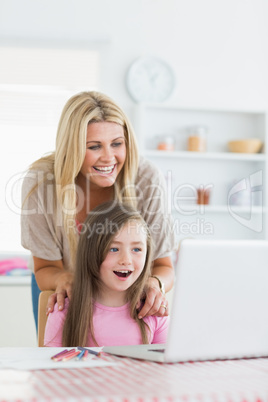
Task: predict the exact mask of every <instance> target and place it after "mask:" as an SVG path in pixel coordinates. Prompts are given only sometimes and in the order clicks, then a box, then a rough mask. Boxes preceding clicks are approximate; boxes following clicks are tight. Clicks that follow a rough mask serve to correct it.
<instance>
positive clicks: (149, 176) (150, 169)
mask: <svg viewBox="0 0 268 402" xmlns="http://www.w3.org/2000/svg"><path fill="white" fill-rule="evenodd" d="M162 178H163V175H162V172H161V171H160V170H159V169H158V168H157V166H155V165H154V164H153V163H152V162H151V161H148V160H147V159H145V158H144V157H143V156H141V157H140V159H139V166H138V172H137V176H136V184H140V183H143V184H144V185H148V184H150V183H154V184H155V183H158V182H161V181H162Z"/></svg>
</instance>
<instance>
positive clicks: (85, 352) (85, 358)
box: [83, 350, 88, 360]
mask: <svg viewBox="0 0 268 402" xmlns="http://www.w3.org/2000/svg"><path fill="white" fill-rule="evenodd" d="M87 355H88V350H85V351H84V356H83V360H87Z"/></svg>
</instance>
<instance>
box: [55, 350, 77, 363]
mask: <svg viewBox="0 0 268 402" xmlns="http://www.w3.org/2000/svg"><path fill="white" fill-rule="evenodd" d="M74 352H75V349H70V350H68V351H67V352H65V353H62V354H61V355H60V356H58V357H56V358H54V359H53V360H54V361H55V362H59V361H61V360H63V359H64V357H66V356H69V355H70V354H72V353H74Z"/></svg>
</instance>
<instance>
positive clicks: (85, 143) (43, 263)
mask: <svg viewBox="0 0 268 402" xmlns="http://www.w3.org/2000/svg"><path fill="white" fill-rule="evenodd" d="M164 187H165V184H164V179H163V177H162V176H161V175H160V173H159V172H158V171H157V170H156V169H155V168H154V167H153V166H152V165H151V164H150V163H149V162H148V161H146V160H144V159H142V158H140V159H139V158H138V152H137V145H136V141H135V137H134V133H133V129H132V127H131V125H130V122H129V121H128V118H127V117H126V115H125V114H124V112H123V111H122V110H121V109H120V108H119V107H118V106H117V105H116V104H115V102H114V101H112V100H111V99H110V98H109V97H107V96H106V95H103V94H101V93H98V92H83V93H79V94H77V95H75V96H73V97H72V98H71V99H70V100H69V101H68V102H67V103H66V105H65V107H64V109H63V111H62V115H61V118H60V121H59V126H58V131H57V138H56V150H55V152H53V153H52V154H50V155H49V156H46V157H43V158H41V159H39V160H38V161H36V162H34V163H33V164H32V166H31V167H30V170H29V172H28V174H27V175H26V177H25V179H24V183H23V188H22V200H23V209H22V219H21V224H22V245H23V247H25V248H27V249H29V250H30V251H31V253H32V255H33V263H34V273H35V278H36V281H37V284H38V287H39V288H40V289H41V290H46V289H54V290H55V294H54V295H52V296H51V297H50V299H49V302H48V313H49V312H51V311H53V307H54V304H55V303H56V301H57V303H58V306H59V309H63V307H64V299H65V297H66V296H68V297H69V298H71V291H72V282H73V270H74V269H75V263H74V261H75V256H76V249H77V242H78V237H79V234H78V232H79V230H83V222H84V221H85V219H86V217H87V215H88V213H89V212H90V211H91V210H92V209H93V208H95V207H96V206H98V205H100V204H102V203H103V202H106V201H110V200H113V199H115V200H117V201H120V202H126V203H129V204H130V205H132V206H133V207H134V208H136V209H137V210H138V211H139V212H140V213H141V215H142V216H143V218H144V220H145V221H146V223H147V224H148V226H149V228H150V230H151V232H152V238H153V241H154V243H155V250H156V252H155V255H154V258H153V260H154V263H153V270H152V272H153V276H151V277H150V278H149V281H148V291H147V294H146V300H145V304H144V306H143V308H142V310H141V311H140V316H141V317H145V316H148V315H153V314H157V315H159V316H161V315H167V314H168V307H167V301H166V299H165V294H164V286H165V289H166V290H167V291H168V290H170V289H171V288H172V285H173V280H174V270H173V267H172V262H171V258H170V254H171V251H172V250H173V249H174V248H175V241H174V234H173V231H172V222H171V219H170V216H168V215H167V214H166V213H165V210H166V208H165V190H164ZM35 286H36V285H35V280H34V278H33V281H32V288H33V289H34V288H35ZM34 298H35V299H37V296H36V295H35V297H34ZM37 303H38V302H37V300H34V301H33V306H34V308H35V307H37ZM163 306H164V307H163ZM35 318H36V314H35Z"/></svg>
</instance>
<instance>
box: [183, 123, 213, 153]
mask: <svg viewBox="0 0 268 402" xmlns="http://www.w3.org/2000/svg"><path fill="white" fill-rule="evenodd" d="M207 131H208V130H207V127H205V126H193V127H190V128H189V130H188V147H187V149H188V151H192V152H205V151H206V150H207Z"/></svg>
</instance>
